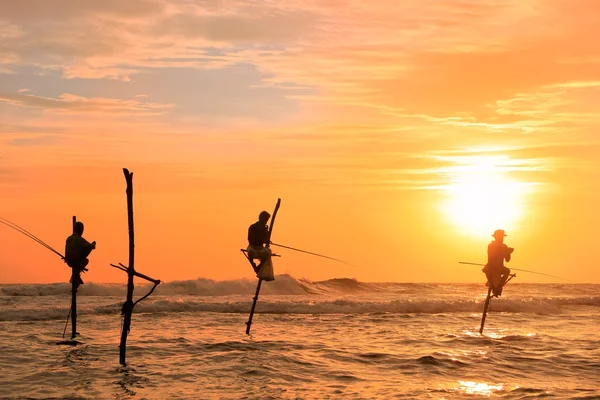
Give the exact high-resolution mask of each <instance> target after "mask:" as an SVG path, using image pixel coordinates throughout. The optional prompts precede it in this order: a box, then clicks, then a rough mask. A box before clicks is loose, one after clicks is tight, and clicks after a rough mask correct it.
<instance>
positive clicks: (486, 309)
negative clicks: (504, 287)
mask: <svg viewBox="0 0 600 400" xmlns="http://www.w3.org/2000/svg"><path fill="white" fill-rule="evenodd" d="M491 298H492V285H491V284H490V287H489V288H488V293H487V297H486V298H485V303H484V304H483V315H482V316H481V327H480V328H479V333H480V334H482V333H483V325H484V324H485V317H486V316H487V311H488V307H489V306H490V299H491Z"/></svg>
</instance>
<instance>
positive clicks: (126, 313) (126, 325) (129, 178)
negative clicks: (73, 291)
mask: <svg viewBox="0 0 600 400" xmlns="http://www.w3.org/2000/svg"><path fill="white" fill-rule="evenodd" d="M123 174H124V175H125V181H126V182H127V190H126V193H127V226H128V227H129V264H128V268H127V300H126V301H125V304H123V309H122V312H123V330H122V332H121V345H120V347H119V362H120V363H121V365H125V353H126V351H127V334H128V333H129V329H130V327H131V313H132V312H133V277H134V275H135V269H134V267H133V261H134V252H135V242H134V231H133V172H129V170H127V168H123Z"/></svg>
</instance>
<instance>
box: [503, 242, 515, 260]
mask: <svg viewBox="0 0 600 400" xmlns="http://www.w3.org/2000/svg"><path fill="white" fill-rule="evenodd" d="M513 251H515V249H513V248H512V247H508V246H506V255H505V256H504V259H505V260H506V262H509V261H510V256H511V255H512V253H513Z"/></svg>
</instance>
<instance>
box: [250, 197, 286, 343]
mask: <svg viewBox="0 0 600 400" xmlns="http://www.w3.org/2000/svg"><path fill="white" fill-rule="evenodd" d="M280 205H281V199H277V204H276V205H275V211H273V216H272V217H271V224H270V225H269V242H268V243H267V245H266V247H267V248H269V247H270V245H271V235H272V234H273V225H274V224H275V217H276V216H277V211H279V206H280ZM261 284H262V279H260V278H259V279H258V285H257V286H256V293H255V294H254V301H253V303H252V309H251V310H250V317H249V318H248V322H246V335H249V334H250V326H251V325H252V317H254V308H256V302H257V301H258V293H259V292H260V285H261Z"/></svg>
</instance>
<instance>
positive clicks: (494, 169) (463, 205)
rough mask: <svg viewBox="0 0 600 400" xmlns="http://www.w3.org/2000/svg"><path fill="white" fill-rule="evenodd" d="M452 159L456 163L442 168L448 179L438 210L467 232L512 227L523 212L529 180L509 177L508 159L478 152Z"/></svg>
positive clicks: (480, 233) (511, 169) (474, 233)
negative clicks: (477, 153)
mask: <svg viewBox="0 0 600 400" xmlns="http://www.w3.org/2000/svg"><path fill="white" fill-rule="evenodd" d="M453 161H455V162H457V164H459V165H455V166H452V167H449V168H446V169H445V170H444V172H445V175H446V176H447V178H448V179H449V183H448V184H447V185H445V186H444V187H443V190H444V192H445V195H446V196H445V199H444V201H443V203H442V211H443V213H444V214H445V215H446V217H447V218H448V219H449V221H450V222H451V223H452V224H454V225H455V226H456V227H457V228H458V229H459V230H460V231H461V233H463V234H467V235H477V236H481V235H485V236H488V235H489V234H491V233H492V232H493V231H494V230H496V229H505V230H511V229H515V227H516V226H518V225H519V223H520V222H521V221H522V219H523V217H524V216H525V214H526V207H525V200H526V196H527V194H528V193H529V192H530V189H531V184H530V183H527V182H519V181H517V180H515V179H511V177H510V176H509V172H511V171H514V165H512V163H511V160H510V159H508V158H506V157H499V156H479V155H478V156H463V157H460V160H453ZM511 165H512V166H511Z"/></svg>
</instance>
